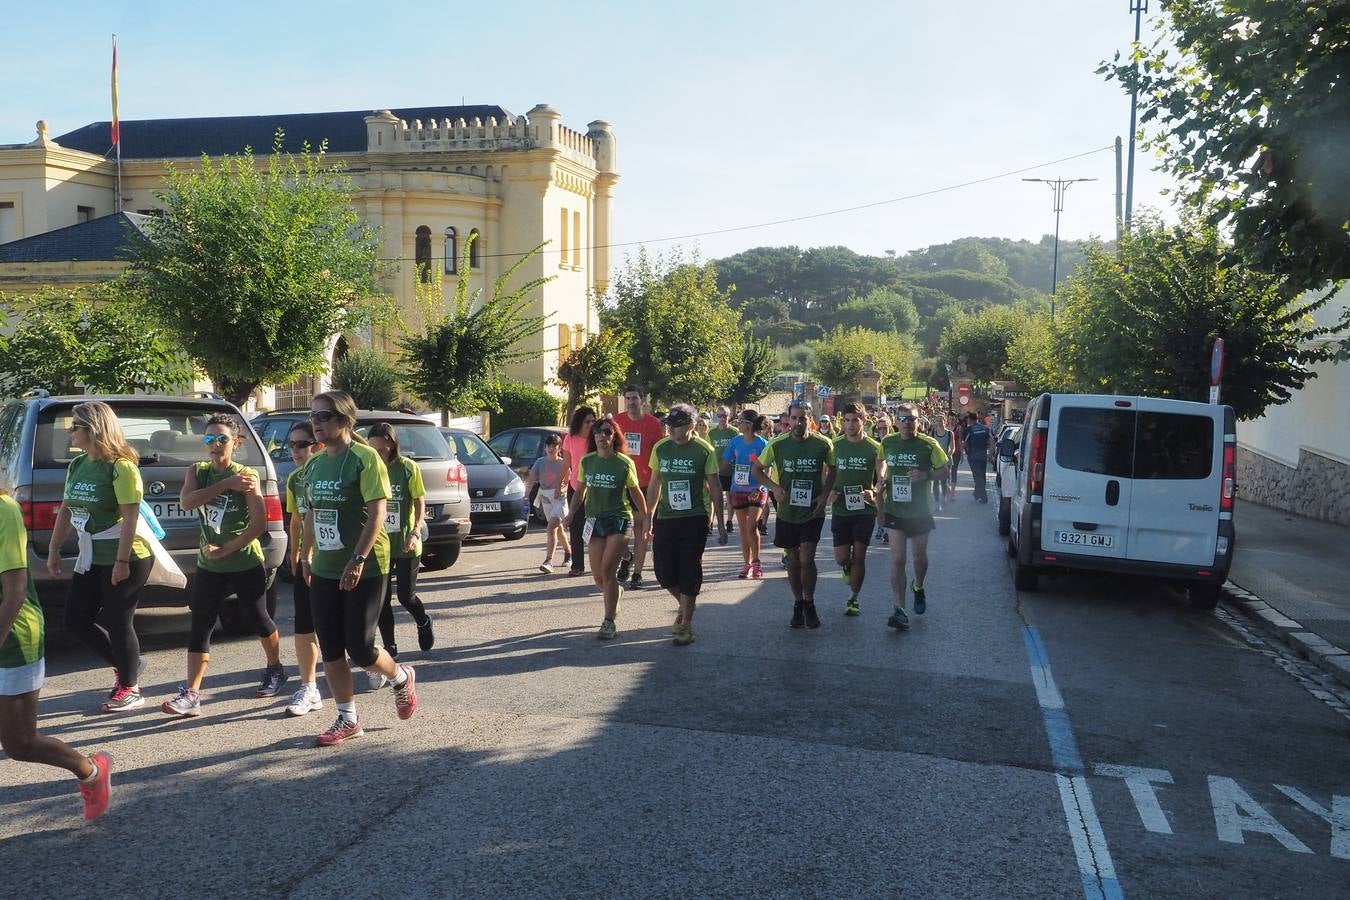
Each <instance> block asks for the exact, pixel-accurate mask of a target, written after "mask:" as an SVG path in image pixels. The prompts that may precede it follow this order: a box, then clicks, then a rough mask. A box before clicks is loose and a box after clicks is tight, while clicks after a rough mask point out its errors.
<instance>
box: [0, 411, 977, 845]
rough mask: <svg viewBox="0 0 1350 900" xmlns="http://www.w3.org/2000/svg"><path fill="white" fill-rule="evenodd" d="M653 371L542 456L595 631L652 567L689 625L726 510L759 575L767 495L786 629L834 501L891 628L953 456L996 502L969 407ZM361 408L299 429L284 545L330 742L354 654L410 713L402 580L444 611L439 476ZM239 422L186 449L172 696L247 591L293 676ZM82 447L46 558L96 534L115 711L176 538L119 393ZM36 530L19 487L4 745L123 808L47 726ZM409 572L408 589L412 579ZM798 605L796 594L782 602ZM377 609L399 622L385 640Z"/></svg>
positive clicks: (0, 538) (913, 603)
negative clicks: (834, 396)
mask: <svg viewBox="0 0 1350 900" xmlns="http://www.w3.org/2000/svg"><path fill="white" fill-rule="evenodd" d="M646 399H647V398H646V397H645V396H644V394H643V391H642V390H641V389H640V388H638V387H636V386H630V387H628V388H626V389H625V390H624V391H623V405H624V408H623V410H622V411H621V412H619V413H617V414H615V415H609V416H603V415H599V414H597V412H596V411H595V410H594V409H591V408H589V407H581V408H579V409H577V410H576V411H575V412H574V413H573V414H572V416H571V418H570V421H569V423H568V428H567V434H566V435H562V436H558V437H551V438H550V439H549V440H548V441H547V443H546V445H545V451H546V452H545V455H544V456H543V457H542V458H541V459H540V460H539V461H538V462H537V463H536V464H535V466H534V468H533V469H532V470H531V472H530V475H529V482H530V484H529V486H530V487H531V488H533V487H536V486H537V488H538V491H539V495H540V498H541V506H542V508H543V510H544V513H545V516H546V518H547V522H548V526H547V540H546V549H545V559H544V561H543V563H541V564H540V566H539V569H540V571H541V572H543V573H545V574H552V573H553V571H554V570H553V562H554V559H555V557H556V556H557V554H558V553H559V551H561V560H562V563H563V564H564V565H565V566H567V572H568V574H569V575H571V576H582V575H584V574H586V572H587V570H588V568H589V572H590V575H591V578H592V579H593V581H594V583H595V585H596V588H597V589H598V591H599V593H600V596H601V605H602V617H601V623H600V627H599V630H598V632H597V636H598V637H599V638H600V639H601V640H610V639H613V638H614V637H615V636H616V635H617V634H618V628H619V626H618V623H619V621H620V612H621V608H622V602H623V597H624V593H625V591H633V590H639V589H642V588H643V587H645V586H646V585H647V581H646V580H645V577H644V573H645V572H646V570H647V562H648V561H650V562H651V575H652V577H653V578H654V580H655V582H656V583H657V584H658V585H659V586H660V588H661V589H663V590H665V591H666V592H668V593H669V594H670V595H671V598H672V599H673V601H674V604H675V609H676V612H675V620H674V624H673V626H672V630H671V636H672V642H673V643H674V644H676V645H677V646H683V645H687V644H689V643H692V642H693V640H694V617H695V610H696V607H697V602H698V596H699V594H700V592H701V591H702V588H703V581H704V566H703V554H704V550H705V548H706V547H707V545H708V540H709V538H710V536H711V535H712V534H713V533H714V532H715V533H716V534H717V540H718V543H719V544H722V545H725V544H727V543H728V542H729V540H730V537H729V536H730V535H733V534H734V535H736V537H737V540H738V542H739V549H740V554H741V565H740V566H739V572H738V577H739V578H741V579H762V578H763V577H764V562H763V559H762V552H763V542H764V540H765V538H766V537H767V535H768V532H769V523H770V519H771V517H772V518H773V519H775V520H776V521H775V523H774V526H773V545H774V546H775V547H776V548H778V549H779V550H780V551H781V552H782V563H783V565H784V566H785V567H786V569H787V581H788V585H789V589H790V593H791V599H792V613H791V618H790V619H789V622H788V624H789V627H791V628H793V629H800V628H808V629H815V628H819V627H820V626H821V616H820V610H819V609H818V608H817V591H818V584H819V573H818V569H817V564H816V548H817V544H818V543H819V542H820V540H821V538H822V535H823V532H824V526H825V523H826V519H827V514H828V518H829V521H830V539H831V542H832V544H833V549H834V559H835V562H836V564H837V565H838V566H839V573H840V577H841V578H842V580H843V582H844V584H845V585H846V588H847V596H846V598H845V600H844V603H843V610H842V611H843V614H844V615H847V616H858V615H860V614H861V612H862V609H861V601H860V596H861V594H862V589H863V583H864V580H865V579H866V576H867V568H868V567H867V551H868V548H869V546H870V545H871V544H872V543H873V541H882V542H885V543H886V544H888V545H889V560H890V562H889V581H890V588H891V590H890V596H891V601H892V603H891V608H890V610H889V616H888V618H887V620H886V624H887V626H889V627H890V628H894V629H898V630H902V631H903V630H907V629H908V628H909V627H910V615H911V613H912V614H913V615H918V616H921V615H924V614H925V613H926V612H927V609H928V597H927V593H926V588H925V579H926V577H927V574H928V542H929V539H930V535H931V534H932V532H933V531H934V529H935V527H936V522H935V519H934V513H935V512H940V511H942V509H943V508H944V506H945V505H946V504H948V503H951V502H952V500H953V498H954V484H955V480H956V473H957V464H958V463H959V461H960V459H961V458H962V457H963V456H964V457H965V458H966V459H967V461H968V464H969V466H970V469H971V475H972V479H973V482H974V485H975V498H976V500H977V501H978V502H987V497H986V496H985V489H984V482H985V468H986V465H987V459H988V455H989V452H990V445H991V443H992V437H991V434H990V429H989V427H988V425H986V423H984V422H981V421H979V420H978V419H977V418H976V417H975V416H974V415H973V414H971V415H970V416H967V417H965V418H964V419H963V420H960V421H954V420H951V419H949V418H948V416H947V415H946V414H944V413H942V412H941V411H938V410H933V409H925V408H923V407H921V406H920V405H918V404H913V403H902V404H899V405H898V406H893V407H886V408H876V407H871V408H869V407H865V406H863V405H862V404H860V403H857V402H849V403H846V404H844V405H842V407H841V408H840V409H839V410H838V412H837V414H836V415H816V414H815V412H814V410H813V409H812V406H811V404H809V403H807V402H804V401H794V402H792V403H791V404H790V405H789V407H788V409H787V410H786V411H785V412H784V413H783V414H781V415H779V416H778V417H776V418H771V417H770V416H767V415H764V414H761V413H760V412H758V411H756V410H755V409H752V408H744V409H739V410H732V409H730V408H728V407H725V406H724V407H721V408H718V409H716V410H715V411H711V412H700V411H699V410H697V409H695V408H694V407H693V406H691V405H689V404H685V403H678V404H675V405H673V406H671V407H670V408H669V409H668V410H667V411H665V412H664V413H662V414H657V413H654V412H651V411H650V410H649V407H648V404H647V403H646ZM356 416H357V409H356V405H355V404H354V402H353V401H352V398H351V397H350V396H348V395H347V394H345V393H343V392H342V391H329V392H326V393H322V394H319V395H317V396H316V397H315V398H314V399H313V402H312V403H311V406H310V415H309V419H308V421H306V422H302V423H300V424H298V425H296V426H295V428H294V429H293V430H292V431H291V433H290V434H289V435H288V437H287V446H288V448H289V450H290V453H291V456H292V459H293V461H294V462H295V463H296V468H295V469H294V471H293V472H292V473H291V475H290V476H289V478H288V480H287V483H286V485H285V507H284V508H285V513H286V516H287V529H288V535H289V549H288V560H287V564H288V566H289V567H290V569H291V570H292V572H293V573H294V574H295V579H294V606H295V627H294V649H295V657H296V669H297V674H298V677H299V682H300V683H299V689H298V690H296V691H295V693H294V694H293V695H292V697H291V698H290V702H289V703H288V705H287V706H286V712H287V713H288V714H289V715H292V716H304V715H307V714H308V713H310V712H314V711H316V710H320V709H322V707H323V705H324V701H323V698H322V696H321V694H320V692H319V688H318V683H317V673H318V666H319V662H320V660H321V661H322V663H323V671H324V676H325V681H326V682H327V685H328V691H329V692H330V693H331V694H332V697H333V701H334V703H335V705H336V711H337V715H336V717H335V719H334V720H333V723H332V724H331V725H330V726H329V727H327V728H326V729H325V730H324V731H322V732H321V733H320V734H318V736H317V738H316V742H317V744H318V745H320V746H325V747H327V746H334V745H337V744H340V743H343V742H344V741H347V740H349V739H351V738H354V737H358V736H360V735H361V734H363V730H362V726H361V721H360V718H359V717H358V715H357V710H356V699H355V694H356V689H355V685H354V679H353V672H352V666H353V665H354V666H356V667H358V668H361V669H363V670H365V673H366V678H367V686H368V687H369V688H370V689H371V690H376V689H379V688H382V687H384V686H386V685H388V686H389V687H390V689H391V693H392V699H393V706H394V708H395V711H396V714H397V716H398V718H400V719H409V718H411V717H412V716H413V714H414V713H415V711H416V710H417V693H416V689H415V685H416V673H415V671H414V669H413V668H412V667H411V666H409V665H407V664H404V663H400V662H399V661H398V659H397V656H398V648H397V646H396V644H395V643H394V628H393V609H392V599H393V597H395V596H397V598H398V600H399V602H400V605H402V606H403V607H404V608H405V609H406V610H407V611H408V612H409V613H410V614H411V615H412V617H413V622H414V624H415V626H416V629H417V637H418V644H419V647H420V649H421V650H423V651H426V650H430V649H431V648H432V647H433V646H434V643H435V636H434V633H433V629H432V623H431V619H430V616H429V615H428V614H427V611H426V609H425V608H424V607H423V605H422V603H421V601H420V600H419V599H418V597H417V595H416V593H415V588H416V580H417V569H418V564H417V560H418V557H419V556H420V555H421V543H420V540H421V538H420V535H421V534H422V533H423V524H424V514H425V506H424V503H423V497H424V495H425V488H424V486H423V484H422V480H421V476H420V474H419V470H418V468H417V466H416V465H415V464H413V463H412V462H411V461H409V460H408V459H407V458H406V457H404V456H402V455H401V453H400V448H399V443H398V434H397V430H396V428H395V427H394V426H393V425H392V424H389V423H379V424H376V425H375V426H373V427H372V428H371V429H370V430H369V431H368V434H367V436H366V437H362V436H360V435H358V434H357V433H356V432H355V430H354V426H355V423H356ZM247 427H248V426H247V425H245V424H244V423H243V422H241V421H239V420H238V419H236V418H235V417H233V416H229V415H218V416H214V417H212V418H211V419H210V421H209V422H208V423H207V425H206V428H205V433H204V435H203V460H202V461H201V462H200V463H198V464H196V465H195V466H192V467H190V468H189V469H188V471H187V475H186V478H185V481H184V485H183V489H182V493H181V497H180V501H181V504H182V506H183V508H184V509H186V510H192V511H195V512H196V513H197V516H198V519H199V524H200V529H199V552H198V558H197V574H196V576H195V577H194V579H193V582H192V591H193V594H192V598H191V604H190V606H191V629H190V634H189V638H188V643H187V660H186V670H185V678H184V680H183V682H182V685H181V686H180V687H179V688H178V691H177V693H176V694H175V695H174V696H172V697H170V698H167V699H165V700H164V701H163V703H162V704H161V706H160V709H161V711H162V712H163V713H164V714H166V715H170V716H187V717H190V716H197V715H200V714H201V711H202V702H203V700H202V695H201V693H200V689H201V684H202V679H203V677H204V675H205V672H206V669H207V665H208V662H209V659H210V636H211V632H212V631H213V629H214V628H215V626H216V624H217V621H218V618H219V616H220V611H221V606H222V603H223V602H224V600H225V598H226V597H228V596H229V595H230V594H234V595H236V596H237V598H238V600H239V604H240V608H241V609H242V610H243V611H244V613H245V615H247V616H248V618H249V620H250V621H251V622H252V624H253V625H254V626H255V628H256V634H257V636H258V639H259V643H260V645H261V650H262V656H263V669H262V676H261V680H260V682H259V684H258V687H257V690H256V694H257V696H258V697H260V698H270V697H275V696H277V695H278V694H279V693H280V692H281V689H282V687H283V685H284V684H285V682H286V681H287V680H288V677H289V675H288V673H287V670H286V668H285V666H284V665H283V663H282V661H281V656H280V652H281V640H280V633H279V630H278V628H277V626H276V623H275V622H274V621H273V620H272V618H271V617H270V615H269V613H268V608H267V602H266V593H267V582H268V578H267V572H266V571H265V569H264V564H263V556H262V553H261V549H260V545H259V541H258V538H259V536H260V535H261V534H262V532H263V530H264V528H265V521H266V517H265V511H264V505H263V500H262V497H261V495H260V489H259V485H258V478H257V475H256V473H255V472H254V471H253V470H252V469H250V468H248V467H247V466H244V465H242V464H240V463H238V462H236V461H235V460H234V459H233V454H234V451H235V450H236V449H237V448H238V447H239V446H240V444H241V441H242V437H241V435H242V433H243V432H242V429H244V428H247ZM69 437H70V442H71V445H72V446H73V447H75V448H76V449H78V450H80V451H82V453H81V454H80V455H78V456H77V457H76V458H75V461H74V462H72V463H71V465H70V467H69V470H68V473H67V477H66V482H65V491H64V500H63V502H62V505H61V508H60V510H59V512H58V514H57V519H56V523H55V526H54V527H53V529H52V535H51V541H50V546H49V547H48V548H47V557H46V558H47V568H48V570H49V572H50V574H51V575H52V576H53V577H60V576H61V575H62V562H61V555H60V547H61V546H62V544H63V543H64V542H65V540H66V538H67V537H68V536H69V535H70V534H71V533H72V532H73V533H74V535H75V536H76V538H77V540H78V543H79V551H80V552H79V556H78V558H77V560H76V563H75V566H74V572H73V574H72V576H71V582H70V587H69V592H68V595H67V600H66V608H65V624H66V626H67V628H68V629H69V630H70V631H71V632H72V633H73V634H74V635H75V636H77V637H78V638H79V639H80V640H82V641H83V642H84V643H85V644H86V645H87V646H88V647H89V648H90V649H91V650H92V651H93V652H94V653H96V654H97V655H98V656H99V657H101V658H102V659H104V660H106V661H107V662H108V664H109V665H110V667H111V668H112V670H113V687H112V689H111V691H110V692H109V694H108V696H107V698H106V699H105V700H103V701H102V703H101V705H100V707H99V708H100V709H101V711H102V712H105V713H120V712H125V711H129V710H134V709H138V708H140V707H143V706H144V704H145V700H144V697H143V696H142V692H141V688H140V686H139V680H140V675H141V673H142V671H143V669H144V666H145V662H144V659H143V658H142V657H141V655H140V647H139V642H138V640H137V636H136V631H135V627H134V616H135V611H136V606H137V602H138V598H139V594H140V591H141V590H142V588H143V587H144V586H145V585H146V584H147V583H156V582H155V580H154V579H155V578H156V575H157V573H159V562H158V560H159V558H160V556H161V555H162V553H163V549H162V547H160V546H159V545H158V543H157V539H156V537H155V534H154V525H153V523H151V522H148V521H147V516H146V515H145V512H144V506H143V503H142V482H141V476H140V473H139V470H138V468H137V461H138V455H137V453H136V452H135V451H134V450H133V449H132V448H131V446H130V445H129V444H128V442H127V440H126V439H125V437H124V436H123V434H122V431H121V427H120V425H119V424H118V420H117V417H116V415H115V414H114V413H113V411H112V410H111V409H110V408H109V407H108V406H106V405H105V404H103V403H99V402H96V401H94V402H87V403H82V404H79V405H77V406H76V407H75V408H74V410H73V419H72V424H71V426H70V428H69ZM26 543H27V531H26V530H25V527H24V522H23V516H22V513H21V511H20V508H19V506H18V504H17V503H16V502H15V500H14V499H13V498H12V497H10V496H8V495H7V494H3V493H2V492H0V588H2V589H3V599H2V600H0V743H3V747H4V750H5V752H6V753H7V754H8V755H9V757H10V758H11V759H16V760H24V761H30V762H37V763H45V764H47V765H52V766H57V767H60V768H64V769H67V770H68V771H70V772H71V773H72V774H73V775H74V776H75V777H76V778H77V779H78V784H79V788H80V792H81V793H82V795H83V798H84V807H85V810H84V814H85V818H87V819H93V818H97V817H98V816H99V815H101V814H102V812H103V811H104V810H105V809H106V807H107V804H108V797H109V789H110V772H111V766H112V762H111V759H110V757H109V756H108V754H106V753H104V752H96V753H94V754H92V755H85V754H82V753H80V752H78V751H76V750H74V749H72V748H71V747H70V746H68V745H67V744H65V743H63V742H61V741H59V740H57V739H55V738H51V737H47V736H44V735H42V734H41V733H40V732H39V731H38V730H37V703H38V695H39V693H40V689H41V687H42V683H43V679H44V675H45V667H44V659H43V653H44V623H43V617H42V610H41V606H40V605H39V603H38V599H37V594H36V590H35V588H34V584H33V580H32V577H31V574H30V573H29V572H28V571H27V562H26V560H27V547H26ZM395 584H397V588H396V589H395ZM785 608H786V607H785ZM377 631H378V632H379V637H380V639H381V641H380V644H379V645H377V642H376V636H377Z"/></svg>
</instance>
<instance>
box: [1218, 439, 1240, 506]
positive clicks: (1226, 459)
mask: <svg viewBox="0 0 1350 900" xmlns="http://www.w3.org/2000/svg"><path fill="white" fill-rule="evenodd" d="M1236 494H1237V448H1236V447H1234V446H1233V445H1232V444H1224V445H1223V488H1222V489H1221V490H1220V492H1219V511H1220V512H1232V511H1233V497H1234V496H1235V495H1236Z"/></svg>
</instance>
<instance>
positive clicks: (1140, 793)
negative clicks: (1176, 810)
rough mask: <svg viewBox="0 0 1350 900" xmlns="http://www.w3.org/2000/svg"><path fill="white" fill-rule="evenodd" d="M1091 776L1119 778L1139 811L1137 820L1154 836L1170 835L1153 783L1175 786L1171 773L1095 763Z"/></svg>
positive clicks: (1170, 831) (1169, 828)
mask: <svg viewBox="0 0 1350 900" xmlns="http://www.w3.org/2000/svg"><path fill="white" fill-rule="evenodd" d="M1092 771H1093V774H1096V775H1101V776H1102V777H1104V778H1120V779H1123V780H1124V781H1125V788H1126V790H1128V791H1129V792H1130V798H1131V799H1132V800H1134V808H1135V809H1137V810H1138V811H1139V820H1140V821H1141V822H1143V823H1144V827H1145V828H1147V829H1148V830H1149V831H1151V832H1153V833H1154V834H1171V833H1172V826H1171V824H1170V823H1169V822H1168V821H1167V814H1166V813H1164V812H1163V808H1162V804H1161V803H1159V802H1158V792H1157V791H1155V790H1154V789H1153V785H1154V783H1157V784H1175V783H1176V782H1175V781H1173V779H1172V773H1171V772H1168V771H1167V770H1166V769H1144V768H1140V767H1138V766H1113V765H1108V764H1106V763H1097V764H1096V765H1095V766H1093V767H1092Z"/></svg>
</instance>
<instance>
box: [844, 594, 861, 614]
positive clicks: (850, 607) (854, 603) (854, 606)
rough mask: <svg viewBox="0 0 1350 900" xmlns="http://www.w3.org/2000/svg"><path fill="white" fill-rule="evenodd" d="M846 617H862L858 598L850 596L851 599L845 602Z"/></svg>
mask: <svg viewBox="0 0 1350 900" xmlns="http://www.w3.org/2000/svg"><path fill="white" fill-rule="evenodd" d="M844 615H846V616H860V615H862V610H861V609H859V608H858V598H857V596H855V595H852V594H850V595H849V598H848V599H847V600H845V601H844Z"/></svg>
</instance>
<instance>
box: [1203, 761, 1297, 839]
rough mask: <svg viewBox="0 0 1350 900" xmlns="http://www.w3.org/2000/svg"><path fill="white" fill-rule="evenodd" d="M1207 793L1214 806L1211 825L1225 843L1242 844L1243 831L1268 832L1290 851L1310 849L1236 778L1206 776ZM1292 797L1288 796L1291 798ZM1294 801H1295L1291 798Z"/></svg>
mask: <svg viewBox="0 0 1350 900" xmlns="http://www.w3.org/2000/svg"><path fill="white" fill-rule="evenodd" d="M1209 797H1210V803H1211V805H1212V806H1213V807H1214V827H1215V829H1216V830H1217V831H1218V832H1219V840H1221V841H1224V842H1225V843H1229V844H1245V843H1246V842H1247V841H1246V839H1245V838H1244V837H1243V834H1244V832H1248V831H1251V832H1255V833H1257V834H1268V835H1270V836H1271V837H1273V838H1274V839H1275V840H1277V841H1279V842H1280V843H1281V844H1283V845H1284V849H1286V850H1290V851H1292V852H1294V853H1312V850H1311V849H1309V847H1308V845H1307V844H1305V843H1303V842H1302V841H1300V840H1299V839H1298V838H1296V837H1294V835H1293V834H1292V833H1291V832H1290V831H1289V830H1288V829H1287V828H1285V827H1284V826H1283V825H1281V824H1280V823H1279V822H1277V821H1275V817H1274V816H1272V815H1271V814H1270V813H1268V812H1266V810H1265V809H1264V808H1263V807H1262V806H1261V804H1259V803H1257V802H1256V801H1255V800H1253V799H1252V796H1251V795H1250V794H1248V793H1247V792H1246V791H1244V790H1243V789H1242V788H1241V787H1240V786H1239V785H1238V783H1237V782H1236V781H1234V780H1233V779H1231V778H1225V777H1223V776H1221V775H1210V776H1209ZM1291 799H1292V798H1291ZM1295 802H1297V801H1295Z"/></svg>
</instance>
